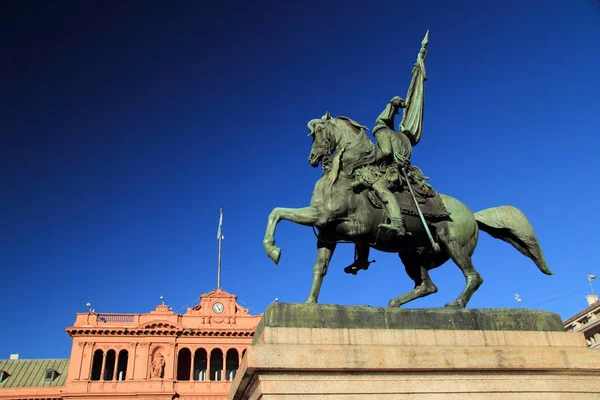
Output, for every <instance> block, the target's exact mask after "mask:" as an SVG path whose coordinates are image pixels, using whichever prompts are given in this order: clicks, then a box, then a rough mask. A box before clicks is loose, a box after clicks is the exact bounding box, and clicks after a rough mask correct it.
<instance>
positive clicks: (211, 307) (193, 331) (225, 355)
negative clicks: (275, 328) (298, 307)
mask: <svg viewBox="0 0 600 400" xmlns="http://www.w3.org/2000/svg"><path fill="white" fill-rule="evenodd" d="M260 318H261V315H256V316H252V315H250V314H249V312H248V309H246V308H244V307H242V306H240V305H239V304H238V303H237V297H236V296H235V295H232V294H230V293H227V292H225V291H223V290H220V289H217V290H215V291H212V292H210V293H207V294H204V295H202V296H200V303H199V304H198V305H197V306H195V307H192V308H188V310H187V312H186V313H185V314H176V313H174V312H173V311H171V310H170V308H169V307H168V306H166V305H158V306H157V307H156V309H155V310H153V311H151V312H149V313H147V314H106V313H104V314H99V313H95V312H88V313H79V314H77V315H76V319H75V323H74V324H73V326H70V327H68V328H67V329H66V331H67V334H68V335H69V336H71V337H72V338H73V344H72V350H71V357H70V359H69V360H46V361H48V362H47V363H46V364H44V365H35V364H40V361H42V360H17V359H15V360H4V361H0V378H2V377H3V379H0V399H11V400H16V399H39V400H41V399H44V400H50V399H73V400H79V399H90V398H103V399H107V398H111V399H115V400H116V399H134V398H135V399H136V400H138V399H139V400H143V399H174V398H180V399H182V400H183V399H186V400H222V399H225V398H226V395H227V393H228V392H229V388H230V386H231V381H232V380H233V378H234V377H235V374H236V371H237V369H238V367H239V365H240V362H241V358H242V356H243V355H244V352H245V350H246V348H247V347H248V346H249V345H250V343H251V342H252V338H253V336H254V332H255V330H256V327H257V325H258V322H259V321H260ZM51 362H54V363H53V364H52V366H50V364H51ZM51 371H54V372H51Z"/></svg>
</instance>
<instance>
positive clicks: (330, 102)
mask: <svg viewBox="0 0 600 400" xmlns="http://www.w3.org/2000/svg"><path fill="white" fill-rule="evenodd" d="M214 3H215V2H213V4H214ZM218 3H219V4H220V5H219V6H211V7H216V8H209V7H208V6H204V5H202V4H203V2H200V1H179V2H174V3H173V4H167V3H166V2H158V1H137V0H136V1H134V0H131V1H127V2H119V4H118V5H117V2H104V1H81V2H63V1H55V2H44V5H40V4H42V3H40V2H37V3H34V2H20V1H7V2H3V3H2V5H1V6H0V12H1V19H2V20H1V21H0V22H1V25H2V28H3V29H2V31H3V34H2V35H1V37H0V41H1V42H2V49H3V54H4V59H3V62H2V66H1V67H0V68H1V69H2V79H1V80H0V85H1V88H0V96H1V97H0V99H1V100H0V101H1V102H2V107H0V113H1V115H0V132H2V136H3V140H2V146H1V151H2V153H3V155H2V157H1V165H2V174H1V176H2V192H1V193H2V195H1V197H0V200H1V201H0V204H1V205H2V207H0V221H2V230H1V233H2V237H1V238H0V265H1V268H2V270H1V272H2V273H1V275H0V293H1V294H2V301H3V303H4V307H3V312H2V319H1V321H2V322H1V326H2V329H0V357H2V358H5V357H8V355H9V353H13V352H16V353H20V354H21V356H22V357H25V358H37V357H68V356H69V352H70V345H71V341H70V339H69V337H68V336H67V335H66V333H65V332H64V328H65V327H67V326H69V325H70V324H72V323H73V321H74V319H75V313H76V312H84V311H86V307H85V304H86V302H91V303H92V305H93V307H94V308H95V309H96V311H98V312H122V313H128V312H136V313H140V312H148V311H150V310H152V309H154V307H155V306H156V305H157V304H158V303H159V300H158V298H159V296H161V295H163V296H164V297H165V299H166V302H167V303H168V304H169V305H170V306H172V307H173V308H174V309H175V310H181V311H184V309H183V307H185V306H186V305H191V304H193V303H194V302H197V298H198V296H199V295H200V294H202V293H206V292H209V291H211V290H213V289H214V288H215V287H216V261H217V240H216V233H217V223H218V217H219V207H220V206H221V205H223V206H224V207H225V217H224V234H225V241H224V246H223V248H224V249H223V280H222V285H223V288H224V289H225V290H227V291H229V292H232V293H235V294H237V295H238V296H239V298H240V300H241V302H242V303H243V304H245V305H248V306H250V307H251V311H252V312H253V313H260V312H263V311H264V309H265V308H266V307H267V306H268V304H269V303H270V302H271V301H273V299H274V298H275V297H278V298H279V300H280V301H285V302H303V301H305V300H306V296H307V295H308V290H309V287H310V282H311V279H312V265H313V262H314V259H315V247H316V246H315V238H314V236H313V233H312V231H311V229H310V228H306V227H301V226H296V225H293V224H291V223H282V224H281V225H280V229H279V230H278V232H277V239H278V245H279V246H281V248H282V259H281V262H280V265H279V266H275V265H274V264H273V263H271V261H270V260H269V259H268V258H267V257H266V255H265V252H264V250H263V247H262V238H263V235H264V231H265V227H266V222H267V216H268V214H269V212H270V211H271V209H272V208H273V207H277V206H283V207H301V206H304V205H307V204H308V201H309V199H310V195H311V191H312V188H313V185H314V182H315V181H316V180H317V179H318V177H319V174H320V171H319V170H317V169H312V168H310V166H309V164H308V162H307V157H308V154H309V149H310V139H308V138H307V137H306V131H307V130H306V122H307V121H308V120H310V119H312V118H318V117H320V116H321V115H323V114H324V113H325V111H326V110H329V111H330V112H331V113H332V114H333V115H346V116H349V117H351V118H353V119H355V120H357V121H359V122H361V123H363V124H366V125H368V126H370V127H371V126H372V124H373V123H374V121H375V118H376V116H377V115H378V114H379V112H380V111H381V110H382V109H383V107H384V106H385V104H386V103H387V101H388V100H389V99H390V98H391V97H392V96H394V95H400V96H405V94H406V90H407V88H408V84H409V81H410V70H411V68H412V65H413V62H414V60H415V57H416V54H417V51H418V50H419V47H420V42H421V39H422V37H423V35H424V33H425V31H426V30H427V29H429V30H430V43H429V47H428V49H429V56H428V59H427V72H428V76H429V80H428V81H427V83H426V113H425V131H424V134H423V139H422V141H421V143H419V145H418V146H417V147H415V149H414V156H413V162H414V163H415V164H416V165H418V166H420V167H421V168H422V169H423V171H424V173H425V174H426V175H428V176H430V177H431V181H430V182H431V183H432V185H433V186H434V187H435V188H436V189H437V190H438V191H440V192H442V193H447V194H449V195H452V196H454V197H457V198H459V199H460V200H462V201H463V202H464V203H466V204H467V205H468V206H469V207H470V208H471V209H472V210H473V211H477V210H480V209H483V208H487V207H492V206H497V205H503V204H511V205H514V206H516V207H519V208H520V209H521V210H523V211H524V212H525V214H526V215H527V216H528V217H529V219H530V220H531V222H532V223H533V225H534V227H535V229H536V231H537V234H538V236H539V240H540V242H541V244H542V247H543V249H544V251H545V254H546V257H547V260H548V264H549V265H550V268H551V269H552V270H553V271H554V272H555V275H554V276H546V275H543V274H542V273H541V272H539V271H538V270H537V268H536V267H535V266H534V264H533V263H532V262H531V261H529V260H528V259H526V258H525V257H523V256H522V255H521V254H520V253H518V252H517V251H515V250H514V249H513V248H512V247H510V246H509V245H508V244H505V243H503V242H501V241H497V240H494V239H492V238H490V237H489V236H487V235H486V234H482V235H481V240H480V245H479V247H478V249H477V251H476V252H475V255H474V263H475V266H476V268H478V270H479V272H480V273H481V275H482V276H483V277H484V279H485V282H484V284H483V286H482V287H481V288H480V290H479V291H478V292H477V293H476V294H475V296H474V297H473V299H472V301H471V302H470V303H469V306H470V307H472V308H475V307H498V306H503V307H512V306H514V305H515V302H514V300H513V296H514V293H519V294H520V296H521V297H522V298H523V302H522V305H523V307H530V308H534V309H545V310H551V311H555V312H557V313H559V314H560V315H561V316H562V317H563V318H566V317H568V316H570V315H571V314H574V313H575V312H577V311H579V310H580V309H582V308H584V307H585V305H586V302H585V298H584V296H585V294H587V292H586V289H588V282H587V278H586V273H588V272H589V273H600V267H599V266H598V264H597V262H596V260H597V253H596V250H597V249H598V248H599V246H598V243H597V242H598V235H597V232H598V230H597V229H595V227H596V225H597V222H595V219H596V218H598V216H599V208H598V207H599V205H598V198H599V197H600V193H599V189H598V185H597V183H598V172H599V171H600V168H599V166H600V162H599V161H598V146H599V145H600V139H599V138H598V127H599V125H600V101H599V100H598V94H599V93H600V80H599V78H598V73H599V71H600V53H599V52H598V42H599V41H600V5H599V3H598V2H597V1H591V0H581V1H569V0H553V1H542V0H530V1H515V0H513V1H503V2H499V1H493V2H492V1H477V0H473V1H453V2H450V1H433V0H431V1H420V2H414V1H397V0H396V1H384V2H378V3H377V4H376V5H375V3H374V2H370V3H369V2H359V1H356V2H348V1H346V2H326V3H327V4H321V3H320V2H314V3H313V4H310V2H305V1H303V2H291V1H290V2H287V1H277V2H275V1H274V2H272V3H270V4H267V3H264V2H260V1H259V2H232V1H222V2H218ZM206 4H208V3H206ZM352 255H353V248H352V246H350V245H343V246H340V247H338V250H337V252H336V254H335V255H334V258H333V261H332V265H331V267H330V270H329V274H328V276H327V277H326V278H325V281H324V285H323V289H322V292H321V297H320V302H322V303H336V304H369V305H374V306H385V305H387V302H388V300H389V299H390V298H392V297H395V296H398V295H400V294H402V293H404V292H405V291H408V290H410V289H411V288H412V281H411V280H410V279H409V278H408V277H407V276H406V274H405V272H404V268H403V266H402V265H401V264H400V262H399V259H398V257H397V256H396V255H394V254H389V255H387V254H382V253H379V252H373V257H374V258H375V259H376V260H377V263H376V264H374V265H373V267H372V268H371V269H370V270H369V271H367V272H365V273H360V274H359V275H358V276H350V275H346V274H344V272H343V267H345V266H346V265H347V264H348V263H350V262H351V261H352ZM432 279H433V280H434V282H435V283H436V284H437V286H438V288H439V292H438V293H437V294H435V295H432V296H429V297H427V298H425V299H421V300H417V301H415V302H413V303H411V304H410V305H409V306H408V307H438V306H442V305H443V304H445V303H446V302H448V301H450V300H453V299H454V298H455V297H456V296H457V295H458V294H459V292H460V290H461V289H462V287H463V284H464V278H463V276H462V274H461V273H460V271H459V270H458V268H457V267H456V266H454V264H452V263H451V262H449V263H447V264H446V265H444V266H442V267H441V268H439V269H436V270H434V271H433V272H432ZM596 282H598V283H597V286H598V289H599V290H600V281H596ZM588 290H589V289H588Z"/></svg>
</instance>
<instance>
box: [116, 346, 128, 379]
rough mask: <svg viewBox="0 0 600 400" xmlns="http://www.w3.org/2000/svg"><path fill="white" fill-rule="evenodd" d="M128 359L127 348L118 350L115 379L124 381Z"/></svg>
mask: <svg viewBox="0 0 600 400" xmlns="http://www.w3.org/2000/svg"><path fill="white" fill-rule="evenodd" d="M128 359H129V353H127V350H121V351H120V352H119V358H118V359H117V380H118V381H124V380H125V377H126V376H125V375H126V374H127V361H128Z"/></svg>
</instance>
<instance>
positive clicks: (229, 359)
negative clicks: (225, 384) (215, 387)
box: [225, 349, 240, 381]
mask: <svg viewBox="0 0 600 400" xmlns="http://www.w3.org/2000/svg"><path fill="white" fill-rule="evenodd" d="M238 357H239V355H238V351H237V350H236V349H229V350H227V356H226V357H225V379H226V380H228V381H232V380H233V378H235V373H236V372H237V370H238V368H239V366H240V362H239V358H238Z"/></svg>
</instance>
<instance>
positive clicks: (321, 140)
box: [308, 111, 336, 167]
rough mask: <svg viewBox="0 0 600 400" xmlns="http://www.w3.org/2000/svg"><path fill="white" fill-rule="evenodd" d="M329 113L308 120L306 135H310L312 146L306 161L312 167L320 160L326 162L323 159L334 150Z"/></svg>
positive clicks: (328, 156)
mask: <svg viewBox="0 0 600 400" xmlns="http://www.w3.org/2000/svg"><path fill="white" fill-rule="evenodd" d="M331 121H333V118H331V115H329V111H327V113H326V114H325V115H324V116H323V117H321V118H320V119H313V120H311V121H309V122H308V136H310V137H312V146H311V148H310V155H309V156H308V162H309V163H310V165H311V166H312V167H317V166H318V165H319V163H320V162H322V161H323V164H326V161H325V159H329V158H330V157H331V155H332V154H333V152H334V150H335V145H336V143H335V138H334V137H333V134H332V130H331V129H330V124H331Z"/></svg>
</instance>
